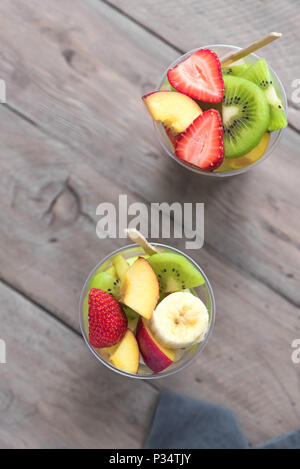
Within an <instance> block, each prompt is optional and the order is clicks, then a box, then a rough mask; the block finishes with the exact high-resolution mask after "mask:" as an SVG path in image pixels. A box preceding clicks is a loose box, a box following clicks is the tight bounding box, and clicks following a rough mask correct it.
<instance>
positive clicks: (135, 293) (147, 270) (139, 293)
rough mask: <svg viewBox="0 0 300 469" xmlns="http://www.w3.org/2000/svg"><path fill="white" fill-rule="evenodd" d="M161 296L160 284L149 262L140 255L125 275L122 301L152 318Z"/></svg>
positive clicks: (145, 316)
mask: <svg viewBox="0 0 300 469" xmlns="http://www.w3.org/2000/svg"><path fill="white" fill-rule="evenodd" d="M158 298H159V284H158V280H157V277H156V275H155V272H154V270H153V269H152V267H151V265H150V264H149V262H148V261H147V260H146V259H144V258H143V257H139V258H138V259H137V260H136V261H135V262H134V263H133V264H132V265H131V266H130V267H129V269H128V270H127V272H126V273H125V275H124V278H123V281H122V285H121V294H120V301H121V303H124V304H125V305H126V306H129V307H130V308H132V309H133V310H134V311H136V312H137V313H138V314H140V315H141V316H143V317H144V318H146V319H150V318H151V316H152V313H153V310H154V309H155V306H156V303H157V301H158Z"/></svg>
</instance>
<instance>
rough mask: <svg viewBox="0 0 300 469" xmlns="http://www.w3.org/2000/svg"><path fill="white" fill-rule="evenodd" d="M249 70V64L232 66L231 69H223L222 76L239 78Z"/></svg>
mask: <svg viewBox="0 0 300 469" xmlns="http://www.w3.org/2000/svg"><path fill="white" fill-rule="evenodd" d="M249 68H250V65H249V64H241V65H232V66H231V67H223V68H222V74H223V75H233V76H235V77H239V76H241V75H243V73H245V72H246V71H247V70H248V69H249Z"/></svg>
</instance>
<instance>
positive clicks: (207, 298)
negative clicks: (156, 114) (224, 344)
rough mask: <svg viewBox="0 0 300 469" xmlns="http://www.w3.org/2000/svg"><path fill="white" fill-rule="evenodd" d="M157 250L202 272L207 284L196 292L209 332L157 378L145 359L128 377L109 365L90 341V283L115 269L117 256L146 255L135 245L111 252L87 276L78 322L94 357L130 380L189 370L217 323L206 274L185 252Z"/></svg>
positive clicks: (163, 246)
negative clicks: (180, 257)
mask: <svg viewBox="0 0 300 469" xmlns="http://www.w3.org/2000/svg"><path fill="white" fill-rule="evenodd" d="M152 244H153V245H154V246H158V247H159V248H162V249H163V250H165V251H169V252H174V253H176V254H181V255H182V256H184V257H185V258H186V259H188V260H189V261H190V262H191V263H192V264H193V265H194V266H195V267H196V269H198V270H199V272H201V274H202V275H203V277H204V279H205V283H204V284H203V285H201V286H200V287H197V288H195V291H196V293H197V294H198V296H199V298H200V299H201V300H202V301H203V302H204V303H205V305H206V307H207V310H208V313H209V327H208V331H207V333H206V335H205V338H204V340H203V341H202V342H200V343H199V344H195V345H193V346H191V347H189V348H187V349H186V350H184V351H183V353H182V355H181V357H180V358H179V359H178V360H177V361H175V362H174V363H172V365H170V366H169V367H168V368H166V369H165V370H164V371H161V372H160V373H156V374H154V373H153V372H152V371H151V370H150V369H149V368H148V367H147V366H146V365H145V364H144V362H143V360H142V357H140V366H139V370H138V373H137V374H133V373H128V372H126V371H122V370H119V369H118V368H116V367H114V366H113V365H112V364H111V363H109V361H107V360H106V359H105V358H104V357H102V356H101V355H100V354H99V353H98V352H97V350H95V349H94V348H93V347H92V346H91V345H90V343H89V340H88V318H87V314H88V292H89V288H88V287H89V283H90V280H91V278H92V277H93V275H95V273H96V272H97V273H98V272H103V271H105V270H106V269H108V268H109V267H110V266H111V265H112V259H113V258H114V256H116V255H117V254H120V253H122V255H123V256H124V257H125V258H126V259H128V258H130V257H134V256H142V255H145V251H144V250H143V249H142V248H141V247H139V246H138V245H136V244H132V245H128V246H124V247H123V248H120V249H117V250H116V251H114V252H112V253H111V254H109V255H108V256H106V257H105V258H104V259H102V260H101V261H100V262H99V263H98V264H97V265H96V267H95V268H94V269H93V270H92V271H91V273H90V275H89V276H88V278H87V280H86V282H85V284H84V287H83V290H82V292H81V297H80V306H79V318H80V328H81V332H82V335H83V338H84V340H85V343H86V344H87V346H88V348H89V349H90V351H91V352H92V354H93V355H94V356H95V357H96V358H97V359H98V360H99V361H100V362H101V363H102V364H103V365H105V366H107V367H108V368H110V369H111V370H113V371H116V372H117V373H119V374H121V375H123V376H127V377H129V378H137V379H157V378H162V377H166V376H170V375H172V374H174V373H178V372H179V371H180V370H183V368H185V367H186V366H188V365H190V364H191V363H192V362H193V361H194V360H195V359H196V358H197V357H199V355H200V353H201V352H202V350H203V349H204V347H205V345H206V344H207V342H208V339H209V337H210V335H211V333H212V330H213V326H214V321H215V314H216V308H215V299H214V295H213V291H212V288H211V285H210V283H209V281H208V279H207V277H206V275H205V273H204V272H203V270H202V269H201V268H200V267H199V266H198V265H197V264H196V262H194V261H193V260H192V259H191V258H190V257H189V256H187V255H186V254H184V253H183V252H181V251H179V250H178V249H175V248H173V247H170V246H166V245H164V244H158V243H152Z"/></svg>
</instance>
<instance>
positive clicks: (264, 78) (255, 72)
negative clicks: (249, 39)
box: [242, 59, 288, 132]
mask: <svg viewBox="0 0 300 469" xmlns="http://www.w3.org/2000/svg"><path fill="white" fill-rule="evenodd" d="M242 76H243V78H245V79H246V80H250V81H252V82H253V83H255V84H256V85H257V86H259V87H260V88H261V89H262V91H263V92H264V94H265V97H266V99H267V101H268V103H269V105H270V121H269V125H268V131H269V132H273V131H274V130H280V129H283V128H284V127H286V126H287V124H288V122H287V118H286V114H285V110H284V105H283V102H282V100H281V99H280V97H279V96H278V93H277V92H276V89H275V87H274V84H273V78H272V75H271V72H270V70H269V67H268V64H267V62H266V60H265V59H260V60H258V61H257V62H255V63H254V64H253V65H252V66H251V67H250V68H249V69H248V70H246V72H245V73H244V74H243V75H242Z"/></svg>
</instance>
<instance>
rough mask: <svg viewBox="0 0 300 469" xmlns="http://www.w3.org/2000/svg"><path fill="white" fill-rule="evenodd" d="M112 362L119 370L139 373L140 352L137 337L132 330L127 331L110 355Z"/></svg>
mask: <svg viewBox="0 0 300 469" xmlns="http://www.w3.org/2000/svg"><path fill="white" fill-rule="evenodd" d="M110 361H111V363H112V364H113V365H114V366H115V367H116V368H118V369H119V370H122V371H127V372H128V373H137V371H138V369H139V361H140V351H139V346H138V343H137V340H136V338H135V335H134V333H133V332H132V331H131V330H130V329H127V332H126V334H125V336H124V337H123V339H122V340H121V342H120V343H119V344H118V345H117V347H116V349H115V350H114V351H113V353H112V354H111V355H110Z"/></svg>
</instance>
